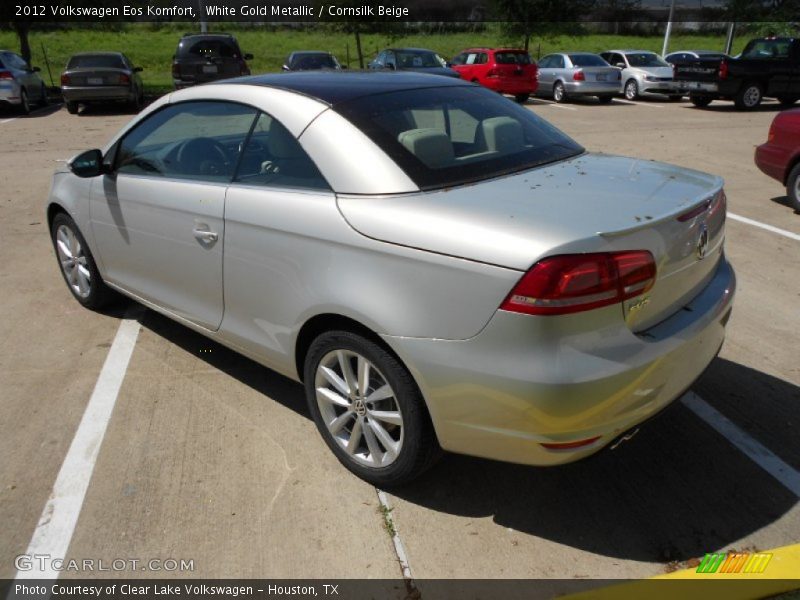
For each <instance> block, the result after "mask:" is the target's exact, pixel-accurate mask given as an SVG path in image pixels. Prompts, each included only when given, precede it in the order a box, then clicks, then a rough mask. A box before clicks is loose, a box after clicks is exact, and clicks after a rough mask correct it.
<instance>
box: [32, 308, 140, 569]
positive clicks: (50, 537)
mask: <svg viewBox="0 0 800 600" xmlns="http://www.w3.org/2000/svg"><path fill="white" fill-rule="evenodd" d="M142 312H143V308H142V307H141V306H139V305H134V306H132V307H131V308H130V309H128V311H127V312H126V313H125V316H124V318H123V320H122V322H121V323H120V324H119V328H118V329H117V334H116V336H115V337H114V342H113V343H112V344H111V348H110V349H109V351H108V356H106V361H105V363H104V364H103V368H102V370H101V371H100V376H99V377H98V378H97V383H96V384H95V387H94V391H93V392H92V396H91V398H90V399H89V403H88V404H87V405H86V410H85V411H84V413H83V418H82V419H81V422H80V425H79V426H78V430H77V431H76V432H75V437H74V438H73V440H72V444H71V445H70V447H69V451H68V452H67V455H66V457H65V458H64V462H63V464H62V465H61V470H60V471H59V472H58V476H57V477H56V482H55V484H54V485H53V490H52V492H51V493H50V498H49V499H48V500H47V503H46V504H45V506H44V510H43V511H42V515H41V517H39V523H38V525H37V526H36V530H35V531H34V532H33V536H32V537H31V541H30V543H29V544H28V550H27V554H28V555H34V554H38V555H49V557H50V559H51V560H50V561H48V562H47V563H45V564H40V562H39V561H33V563H32V567H33V568H32V569H31V570H30V571H17V575H16V579H44V578H48V579H49V578H52V579H57V578H58V576H59V573H60V572H59V571H57V570H55V569H53V561H52V559H63V558H64V556H65V555H66V553H67V550H68V549H69V544H70V542H71V540H72V534H73V532H74V531H75V524H76V523H77V522H78V516H79V515H80V512H81V508H82V507H83V500H84V498H85V497H86V490H87V489H88V487H89V481H90V480H91V478H92V472H93V471H94V466H95V462H96V461H97V455H98V454H99V452H100V445H101V444H102V442H103V436H105V433H106V428H107V426H108V422H109V421H110V419H111V413H112V412H113V410H114V405H115V404H116V401H117V395H118V394H119V390H120V387H121V386H122V381H123V379H124V378H125V372H126V371H127V369H128V364H129V362H130V359H131V355H132V354H133V348H134V346H135V345H136V338H137V337H138V336H139V330H140V328H141V326H140V325H139V321H138V320H137V318H138V317H139V316H140V315H141V313H142Z"/></svg>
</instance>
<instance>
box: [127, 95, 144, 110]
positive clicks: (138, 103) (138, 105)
mask: <svg viewBox="0 0 800 600" xmlns="http://www.w3.org/2000/svg"><path fill="white" fill-rule="evenodd" d="M143 106H144V94H142V92H139V93H138V94H136V98H134V99H133V101H132V102H131V104H130V107H131V111H132V112H133V113H134V114H139V112H141V110H142V107H143Z"/></svg>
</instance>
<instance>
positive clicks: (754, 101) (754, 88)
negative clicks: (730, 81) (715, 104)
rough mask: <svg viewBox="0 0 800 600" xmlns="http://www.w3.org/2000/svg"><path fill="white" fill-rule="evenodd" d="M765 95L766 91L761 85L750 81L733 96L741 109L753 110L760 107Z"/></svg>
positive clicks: (734, 101)
mask: <svg viewBox="0 0 800 600" xmlns="http://www.w3.org/2000/svg"><path fill="white" fill-rule="evenodd" d="M763 97H764V91H763V90H762V89H761V85H760V84H758V83H753V82H750V83H746V84H745V85H743V86H742V88H741V89H740V90H739V91H738V92H737V93H736V96H735V97H734V98H733V103H734V104H735V105H736V108H738V109H739V110H753V109H755V108H758V105H759V104H761V100H762V99H763Z"/></svg>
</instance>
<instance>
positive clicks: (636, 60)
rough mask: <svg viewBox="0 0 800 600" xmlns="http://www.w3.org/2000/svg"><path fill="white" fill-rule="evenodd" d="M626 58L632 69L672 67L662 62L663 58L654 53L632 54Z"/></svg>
mask: <svg viewBox="0 0 800 600" xmlns="http://www.w3.org/2000/svg"><path fill="white" fill-rule="evenodd" d="M625 56H626V57H627V59H628V63H629V64H630V65H631V66H632V67H670V66H671V65H670V64H669V63H668V62H666V61H664V60H661V57H660V56H659V55H658V54H655V53H654V52H630V53H626V54H625Z"/></svg>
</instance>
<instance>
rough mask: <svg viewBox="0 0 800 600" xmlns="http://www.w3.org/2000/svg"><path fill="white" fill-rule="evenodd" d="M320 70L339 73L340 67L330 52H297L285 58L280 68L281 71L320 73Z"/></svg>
mask: <svg viewBox="0 0 800 600" xmlns="http://www.w3.org/2000/svg"><path fill="white" fill-rule="evenodd" d="M322 69H333V70H335V71H340V70H341V69H342V65H340V64H339V61H338V60H336V57H335V56H334V55H333V54H331V53H330V52H316V51H313V50H299V51H297V52H292V53H291V54H290V55H289V56H287V57H286V60H285V61H284V63H283V66H282V67H281V70H283V71H320V70H322Z"/></svg>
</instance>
